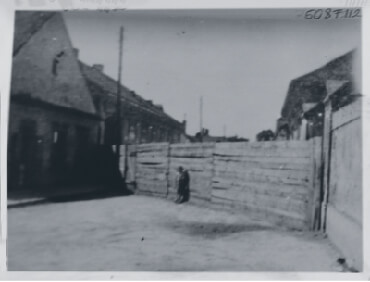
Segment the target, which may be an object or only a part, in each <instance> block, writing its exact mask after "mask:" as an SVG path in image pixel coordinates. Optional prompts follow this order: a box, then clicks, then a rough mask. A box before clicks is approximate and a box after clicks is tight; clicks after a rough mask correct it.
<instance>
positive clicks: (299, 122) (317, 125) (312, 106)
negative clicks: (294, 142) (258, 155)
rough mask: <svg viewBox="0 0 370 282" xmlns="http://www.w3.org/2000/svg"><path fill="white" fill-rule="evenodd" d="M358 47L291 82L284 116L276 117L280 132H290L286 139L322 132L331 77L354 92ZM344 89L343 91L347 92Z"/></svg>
mask: <svg viewBox="0 0 370 282" xmlns="http://www.w3.org/2000/svg"><path fill="white" fill-rule="evenodd" d="M359 52H360V51H359V50H358V49H354V50H352V51H350V52H348V53H346V54H344V55H342V56H340V57H337V58H335V59H333V60H331V61H330V62H328V63H327V64H326V65H324V66H323V67H321V68H319V69H316V70H314V71H312V72H310V73H308V74H305V75H303V76H301V77H298V78H296V79H294V80H292V81H291V82H290V85H289V89H288V93H287V95H286V98H285V101H284V104H283V107H282V110H281V117H280V118H279V119H278V121H277V135H279V132H280V131H284V132H287V133H288V136H287V139H308V138H311V137H314V136H322V133H323V118H324V107H323V104H322V102H323V101H324V99H325V98H326V97H327V94H328V88H327V86H328V84H330V81H339V82H341V83H342V84H346V85H347V86H346V88H345V89H344V92H345V93H347V94H346V95H352V92H353V91H352V90H350V89H349V85H352V82H353V81H354V80H355V79H356V77H355V76H356V75H357V74H358V73H359V71H358V70H357V66H356V65H355V62H354V60H355V58H356V57H358V56H359V55H358V53H359ZM344 92H343V91H342V93H344Z"/></svg>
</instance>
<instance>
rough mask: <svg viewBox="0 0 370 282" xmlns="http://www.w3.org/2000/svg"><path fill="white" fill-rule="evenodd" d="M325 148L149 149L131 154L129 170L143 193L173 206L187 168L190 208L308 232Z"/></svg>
mask: <svg viewBox="0 0 370 282" xmlns="http://www.w3.org/2000/svg"><path fill="white" fill-rule="evenodd" d="M320 148H321V138H314V139H313V140H309V141H277V142H275V141H274V142H254V143H248V142H246V143H244V142H243V143H193V144H171V145H169V144H167V143H160V144H145V145H137V146H135V147H131V148H130V150H129V151H130V155H131V156H132V157H131V161H130V163H131V164H134V165H135V168H134V169H129V170H134V171H136V173H135V182H136V184H137V190H138V191H139V192H140V193H146V194H151V195H157V196H164V197H168V198H169V199H171V200H173V199H174V198H175V197H176V195H177V185H176V183H177V179H178V178H177V177H178V172H177V170H178V167H179V166H182V167H184V168H185V169H187V170H188V171H189V174H190V190H191V196H190V197H191V199H190V202H198V203H199V202H201V203H208V204H212V205H216V206H218V207H225V208H237V209H240V210H244V211H247V212H248V213H249V214H253V215H255V216H257V217H259V218H264V219H268V220H270V221H272V222H275V223H277V224H281V225H284V226H287V227H290V228H297V229H308V228H312V227H313V222H314V219H315V218H316V217H317V214H316V213H317V211H316V209H315V203H316V198H317V197H318V194H319V192H317V191H319V186H320V185H321V183H320V181H319V178H320V175H319V171H320V165H321V162H320V161H321V150H320ZM134 151H136V152H134ZM133 156H135V157H133ZM133 158H135V160H133ZM315 197H316V198H315ZM319 210H320V209H319Z"/></svg>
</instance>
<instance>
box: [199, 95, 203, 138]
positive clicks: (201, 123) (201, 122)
mask: <svg viewBox="0 0 370 282" xmlns="http://www.w3.org/2000/svg"><path fill="white" fill-rule="evenodd" d="M199 120H200V131H199V132H200V142H203V96H200V105H199Z"/></svg>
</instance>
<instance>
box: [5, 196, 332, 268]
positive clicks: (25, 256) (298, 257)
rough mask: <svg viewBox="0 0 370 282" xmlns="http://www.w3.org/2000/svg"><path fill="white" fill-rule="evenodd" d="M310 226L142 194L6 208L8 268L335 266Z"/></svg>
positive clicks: (324, 243) (326, 244) (329, 249)
mask: <svg viewBox="0 0 370 282" xmlns="http://www.w3.org/2000/svg"><path fill="white" fill-rule="evenodd" d="M337 258H338V255H337V253H336V251H335V250H334V249H332V247H331V246H330V244H329V242H328V241H327V240H326V239H324V238H322V237H320V236H315V235H314V234H313V233H303V232H289V231H284V230H280V229H276V228H274V227H272V226H269V225H268V224H266V223H264V222H257V221H253V220H251V219H248V217H247V216H246V215H245V214H237V213H235V214H234V213H231V212H229V211H220V210H212V209H208V208H201V207H196V206H192V205H189V204H184V205H176V204H174V203H172V202H170V201H167V200H164V199H158V198H151V197H145V196H128V197H116V198H108V199H99V200H90V201H79V202H69V203H52V204H44V205H38V206H32V207H27V208H15V209H10V210H8V269H9V270H18V271H26V270H40V271H43V270H60V271H61V270H70V271H102V270H106V271H149V270H150V271H223V270H224V271H338V269H337V266H336V265H335V261H336V259H337Z"/></svg>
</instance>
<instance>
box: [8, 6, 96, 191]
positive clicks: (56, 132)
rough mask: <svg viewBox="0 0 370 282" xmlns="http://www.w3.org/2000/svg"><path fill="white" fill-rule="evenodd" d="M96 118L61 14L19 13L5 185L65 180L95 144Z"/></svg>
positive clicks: (12, 185)
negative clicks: (7, 175) (6, 181)
mask: <svg viewBox="0 0 370 282" xmlns="http://www.w3.org/2000/svg"><path fill="white" fill-rule="evenodd" d="M99 119H100V117H99V116H98V115H97V113H96V111H95V107H94V104H93V100H92V97H91V95H90V92H89V88H88V86H87V83H86V81H85V79H84V77H83V75H82V73H81V70H80V67H79V62H78V60H77V59H76V56H75V53H74V50H73V48H72V44H71V41H70V39H69V36H68V32H67V29H66V26H65V23H64V20H63V17H62V15H61V14H60V13H54V12H45V13H43V12H17V13H16V19H15V33H14V46H13V65H12V80H11V95H10V108H9V133H8V137H9V139H8V144H9V145H8V174H9V177H8V182H9V188H10V189H14V188H16V187H20V186H25V187H42V186H44V185H47V184H63V183H65V182H68V179H71V178H73V177H75V175H74V174H73V173H74V172H76V166H78V163H79V162H80V161H81V159H82V158H81V156H83V155H84V154H85V153H86V151H87V150H88V149H89V147H90V146H93V145H94V144H96V143H97V142H98V128H99Z"/></svg>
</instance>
